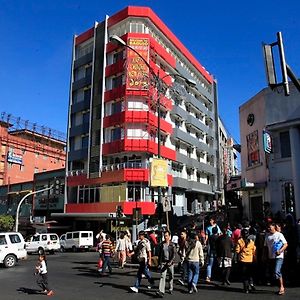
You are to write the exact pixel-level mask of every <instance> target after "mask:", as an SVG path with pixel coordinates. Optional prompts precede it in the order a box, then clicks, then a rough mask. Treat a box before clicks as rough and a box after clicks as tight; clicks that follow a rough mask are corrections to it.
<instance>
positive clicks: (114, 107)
mask: <svg viewBox="0 0 300 300" xmlns="http://www.w3.org/2000/svg"><path fill="white" fill-rule="evenodd" d="M121 111H122V101H119V102H114V103H112V104H111V114H116V113H119V112H121Z"/></svg>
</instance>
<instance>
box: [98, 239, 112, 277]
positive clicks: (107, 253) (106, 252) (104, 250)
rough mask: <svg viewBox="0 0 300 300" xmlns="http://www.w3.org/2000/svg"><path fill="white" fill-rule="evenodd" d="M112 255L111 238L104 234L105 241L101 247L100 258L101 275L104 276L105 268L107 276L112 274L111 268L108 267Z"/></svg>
mask: <svg viewBox="0 0 300 300" xmlns="http://www.w3.org/2000/svg"><path fill="white" fill-rule="evenodd" d="M113 255H114V246H113V243H112V241H111V238H110V236H109V235H108V234H106V237H105V240H104V241H103V242H102V245H101V256H102V259H103V266H102V275H104V273H105V271H106V268H108V271H109V274H111V273H112V267H111V265H110V258H111V257H113Z"/></svg>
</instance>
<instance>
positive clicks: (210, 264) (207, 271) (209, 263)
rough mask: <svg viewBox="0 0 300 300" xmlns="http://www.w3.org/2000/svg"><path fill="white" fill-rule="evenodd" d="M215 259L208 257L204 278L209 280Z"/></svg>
mask: <svg viewBox="0 0 300 300" xmlns="http://www.w3.org/2000/svg"><path fill="white" fill-rule="evenodd" d="M215 259H216V257H215V256H213V255H212V256H210V257H208V264H207V268H206V277H209V278H211V270H212V267H213V265H214V262H215Z"/></svg>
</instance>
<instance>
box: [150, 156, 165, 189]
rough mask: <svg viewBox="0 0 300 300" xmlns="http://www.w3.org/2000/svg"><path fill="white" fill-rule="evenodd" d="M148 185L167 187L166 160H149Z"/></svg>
mask: <svg viewBox="0 0 300 300" xmlns="http://www.w3.org/2000/svg"><path fill="white" fill-rule="evenodd" d="M150 186H151V187H156V186H160V187H167V186H168V161H167V160H164V159H157V158H154V159H153V160H152V162H151V170H150Z"/></svg>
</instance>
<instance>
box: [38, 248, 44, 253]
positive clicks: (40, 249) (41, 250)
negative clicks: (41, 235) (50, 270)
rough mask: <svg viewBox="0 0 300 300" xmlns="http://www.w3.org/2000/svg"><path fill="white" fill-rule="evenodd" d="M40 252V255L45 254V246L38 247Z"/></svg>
mask: <svg viewBox="0 0 300 300" xmlns="http://www.w3.org/2000/svg"><path fill="white" fill-rule="evenodd" d="M38 254H39V255H43V254H45V250H44V248H42V247H40V248H39V249H38Z"/></svg>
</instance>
